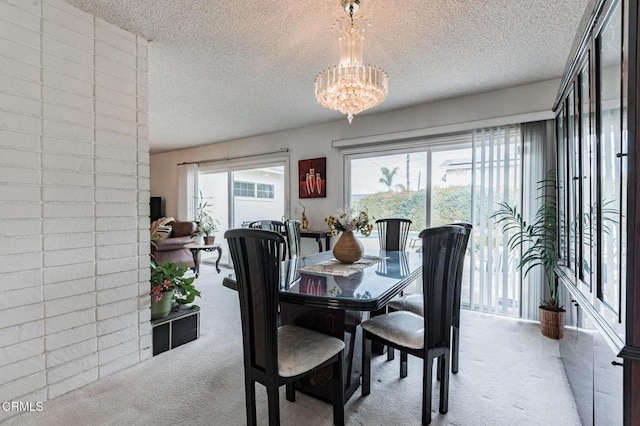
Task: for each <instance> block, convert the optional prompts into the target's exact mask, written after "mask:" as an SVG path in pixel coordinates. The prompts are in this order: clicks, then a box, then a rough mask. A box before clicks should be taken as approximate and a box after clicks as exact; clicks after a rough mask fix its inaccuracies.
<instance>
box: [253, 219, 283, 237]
mask: <svg viewBox="0 0 640 426" xmlns="http://www.w3.org/2000/svg"><path fill="white" fill-rule="evenodd" d="M249 228H253V229H264V230H266V231H276V232H279V233H281V234H284V233H285V231H286V230H285V227H284V223H283V222H280V221H279V220H254V221H253V222H251V223H249Z"/></svg>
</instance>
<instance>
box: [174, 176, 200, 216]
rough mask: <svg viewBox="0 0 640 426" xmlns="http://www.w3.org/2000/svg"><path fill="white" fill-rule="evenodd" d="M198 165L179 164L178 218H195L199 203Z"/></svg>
mask: <svg viewBox="0 0 640 426" xmlns="http://www.w3.org/2000/svg"><path fill="white" fill-rule="evenodd" d="M197 198H198V165H197V164H179V165H178V217H177V218H176V219H177V220H183V221H187V220H195V218H196V207H197V205H198V200H197Z"/></svg>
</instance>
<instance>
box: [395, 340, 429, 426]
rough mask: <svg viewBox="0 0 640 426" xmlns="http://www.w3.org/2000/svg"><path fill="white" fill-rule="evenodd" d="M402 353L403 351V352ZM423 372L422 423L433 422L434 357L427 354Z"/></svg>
mask: <svg viewBox="0 0 640 426" xmlns="http://www.w3.org/2000/svg"><path fill="white" fill-rule="evenodd" d="M401 353H402V352H401ZM423 369H424V371H423V374H422V424H423V425H428V424H429V423H431V393H432V389H431V388H432V386H433V357H432V356H431V355H430V354H425V356H424V359H423Z"/></svg>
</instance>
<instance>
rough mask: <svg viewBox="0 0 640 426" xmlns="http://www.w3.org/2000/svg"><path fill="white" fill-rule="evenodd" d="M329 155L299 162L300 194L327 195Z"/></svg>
mask: <svg viewBox="0 0 640 426" xmlns="http://www.w3.org/2000/svg"><path fill="white" fill-rule="evenodd" d="M326 179H327V157H322V158H312V159H310V160H300V161H299V162H298V190H299V192H298V196H299V197H300V198H324V197H326V196H327V185H326V183H327V182H326Z"/></svg>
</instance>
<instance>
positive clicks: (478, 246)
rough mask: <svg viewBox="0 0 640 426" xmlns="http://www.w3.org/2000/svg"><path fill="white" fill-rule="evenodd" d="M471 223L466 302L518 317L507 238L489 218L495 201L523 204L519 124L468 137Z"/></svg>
mask: <svg viewBox="0 0 640 426" xmlns="http://www.w3.org/2000/svg"><path fill="white" fill-rule="evenodd" d="M472 147H473V150H472V176H473V178H472V179H473V184H472V193H471V200H472V201H471V202H472V205H473V208H472V218H471V221H472V224H473V239H472V240H471V241H470V245H472V246H471V248H472V250H471V260H470V264H471V265H472V266H473V267H470V268H469V270H470V282H469V286H470V288H469V292H468V293H466V292H464V293H466V294H468V298H469V299H468V300H467V301H462V302H463V304H465V305H467V306H468V307H469V308H470V309H473V310H479V311H483V312H491V313H499V314H502V315H511V316H520V310H521V279H520V274H519V272H518V271H516V265H517V262H516V258H515V256H514V255H513V254H512V253H510V252H509V250H508V247H507V241H508V239H509V236H508V235H506V234H503V233H502V232H501V230H500V229H499V227H497V225H496V223H495V222H496V221H495V219H493V218H492V217H491V215H492V213H493V212H494V211H495V210H496V206H497V203H498V202H500V201H506V202H508V203H509V204H511V205H513V204H518V205H521V204H520V203H521V194H522V158H521V156H522V144H521V138H520V126H519V125H514V126H506V127H493V128H485V129H478V130H474V131H473V135H472Z"/></svg>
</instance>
